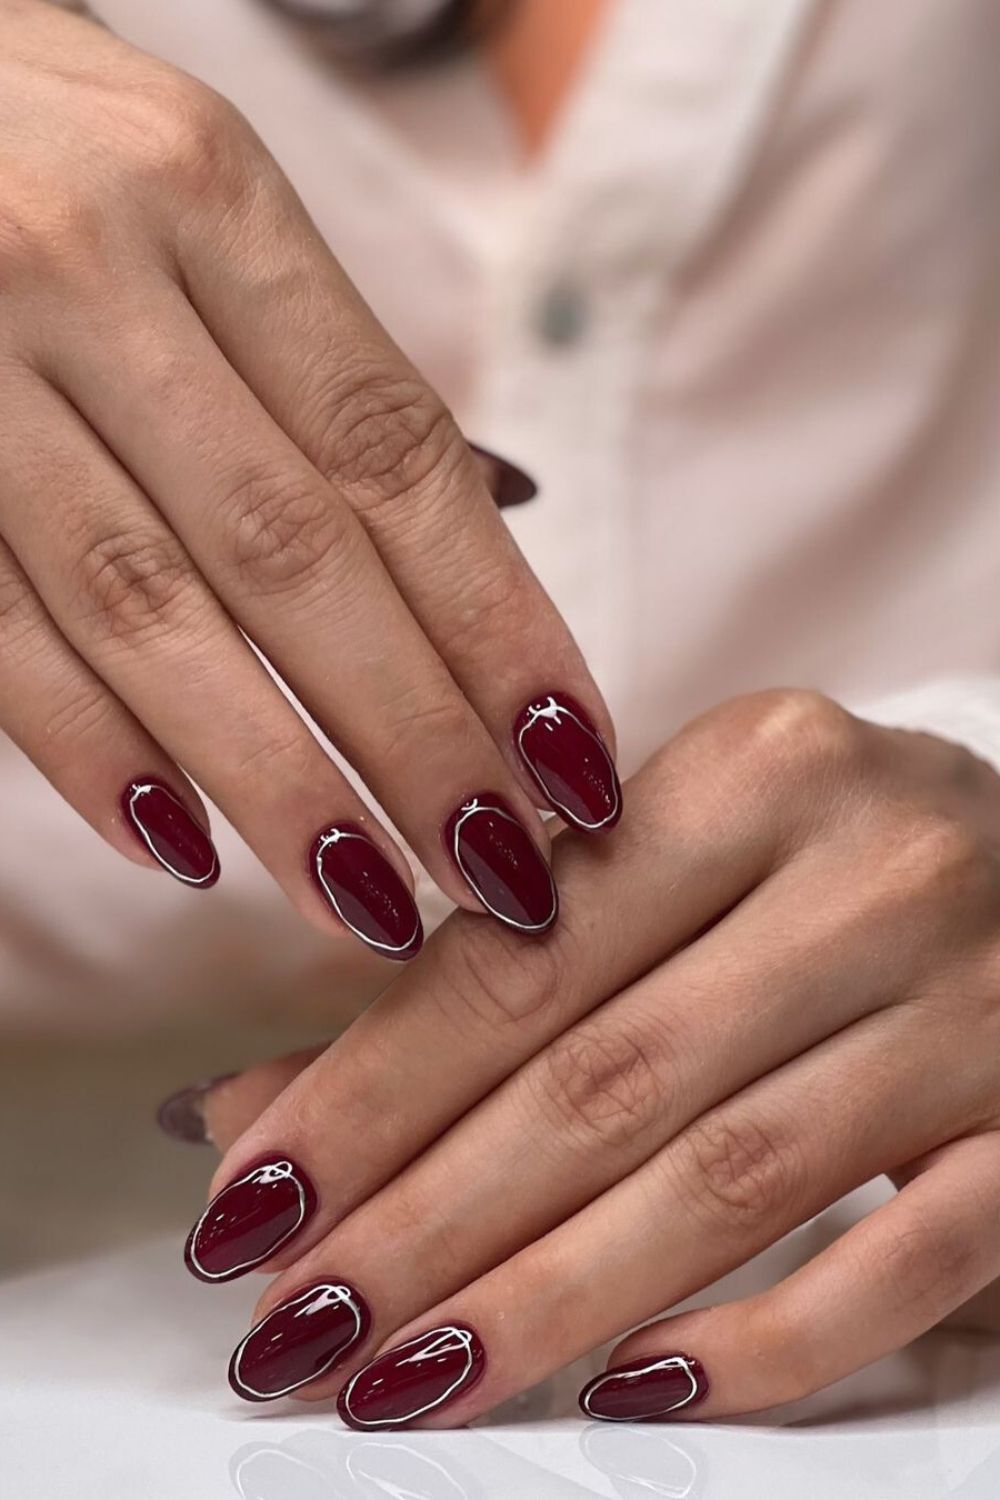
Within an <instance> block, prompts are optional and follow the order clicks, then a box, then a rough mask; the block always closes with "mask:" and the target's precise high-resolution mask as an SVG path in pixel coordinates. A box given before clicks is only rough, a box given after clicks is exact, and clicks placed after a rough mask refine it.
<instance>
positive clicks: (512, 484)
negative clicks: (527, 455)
mask: <svg viewBox="0 0 1000 1500" xmlns="http://www.w3.org/2000/svg"><path fill="white" fill-rule="evenodd" d="M469 447H470V448H471V449H472V451H473V453H475V454H476V456H477V458H479V460H480V465H481V467H482V468H483V469H484V470H485V473H486V483H487V486H488V487H489V491H490V494H491V495H492V496H493V499H494V502H495V503H496V505H497V507H498V508H499V509H500V510H508V509H510V507H511V506H513V505H526V504H527V503H528V501H529V500H534V498H535V496H536V495H537V494H538V486H537V484H536V483H535V481H534V480H533V479H532V478H531V476H530V474H526V473H525V472H524V470H523V469H519V468H518V467H517V464H512V463H511V462H510V460H509V459H507V458H501V457H500V455H499V453H493V452H491V451H490V449H489V448H481V447H480V446H479V444H478V443H470V444H469Z"/></svg>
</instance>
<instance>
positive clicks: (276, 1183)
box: [184, 1156, 316, 1281]
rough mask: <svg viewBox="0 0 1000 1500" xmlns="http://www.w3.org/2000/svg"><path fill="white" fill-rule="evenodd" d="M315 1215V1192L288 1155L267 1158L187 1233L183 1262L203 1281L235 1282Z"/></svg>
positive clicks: (214, 1202)
mask: <svg viewBox="0 0 1000 1500" xmlns="http://www.w3.org/2000/svg"><path fill="white" fill-rule="evenodd" d="M315 1212H316V1189H315V1188H314V1187H313V1185H312V1183H311V1182H310V1181H309V1178H308V1177H307V1176H306V1174H305V1172H303V1171H302V1168H301V1167H297V1166H296V1165H295V1163H294V1162H292V1161H289V1160H288V1158H287V1157H280V1156H268V1157H265V1158H264V1159H263V1160H262V1161H259V1162H257V1163H256V1164H255V1165H254V1166H253V1167H251V1168H249V1169H248V1170H247V1171H246V1172H244V1173H243V1174H242V1175H241V1176H240V1177H237V1178H236V1180H235V1182H230V1183H229V1184H228V1186H227V1187H224V1188H223V1189H222V1191H221V1192H220V1193H216V1195H215V1197H214V1198H213V1199H212V1201H211V1203H210V1204H209V1205H208V1207H207V1208H206V1210H205V1212H204V1213H203V1214H202V1216H201V1218H200V1219H199V1220H198V1222H197V1224H196V1225H195V1226H194V1228H193V1229H192V1231H191V1233H190V1234H189V1235H188V1240H187V1244H186V1245H185V1247H184V1262H185V1264H186V1266H187V1268H188V1270H189V1271H190V1272H191V1274H192V1276H197V1277H198V1279H199V1280H200V1281H233V1280H234V1279H235V1278H236V1277H237V1276H243V1275H244V1274H245V1273H246V1272H247V1271H252V1270H253V1269H254V1267H255V1266H259V1265H262V1264H263V1262H264V1261H265V1260H268V1259H269V1258H270V1257H271V1256H272V1255H273V1254H274V1253H275V1251H276V1250H279V1249H280V1248H281V1246H282V1245H284V1244H287V1242H288V1241H289V1240H290V1239H292V1237H293V1236H294V1235H296V1234H298V1232H299V1230H300V1229H301V1228H302V1226H303V1225H304V1224H307V1223H308V1221H309V1220H310V1219H311V1218H312V1216H313V1214H314V1213H315Z"/></svg>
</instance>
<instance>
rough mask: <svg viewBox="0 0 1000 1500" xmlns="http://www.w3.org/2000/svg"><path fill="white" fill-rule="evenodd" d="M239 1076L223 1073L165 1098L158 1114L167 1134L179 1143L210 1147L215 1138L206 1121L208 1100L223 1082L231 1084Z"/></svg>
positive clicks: (157, 1120)
mask: <svg viewBox="0 0 1000 1500" xmlns="http://www.w3.org/2000/svg"><path fill="white" fill-rule="evenodd" d="M236 1076H237V1075H236V1074H235V1073H220V1074H219V1076H218V1077H217V1078H206V1079H205V1081H204V1082H203V1083H192V1084H189V1085H188V1087H187V1088H186V1089H178V1090H177V1092H176V1094H171V1095H170V1098H169V1099H164V1101H163V1103H162V1104H161V1105H160V1107H159V1109H158V1110H157V1111H156V1123H157V1125H159V1127H160V1129H161V1130H162V1131H163V1133H164V1134H165V1135H169V1136H172V1137H173V1139H174V1140H175V1141H184V1142H185V1143H187V1144H189V1145H192V1146H210V1145H211V1144H212V1137H211V1136H210V1135H209V1133H208V1125H207V1123H206V1120H205V1100H206V1098H207V1097H208V1095H209V1094H210V1093H211V1092H212V1090H213V1089H214V1088H216V1087H217V1085H218V1084H220V1083H228V1082H229V1080H230V1078H235V1077H236Z"/></svg>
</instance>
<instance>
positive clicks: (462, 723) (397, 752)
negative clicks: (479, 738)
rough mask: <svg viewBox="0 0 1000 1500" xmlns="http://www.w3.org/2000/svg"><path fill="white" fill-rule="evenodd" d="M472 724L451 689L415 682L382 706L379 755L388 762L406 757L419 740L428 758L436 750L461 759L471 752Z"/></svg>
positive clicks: (463, 706) (450, 758) (468, 713)
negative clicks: (383, 707)
mask: <svg viewBox="0 0 1000 1500" xmlns="http://www.w3.org/2000/svg"><path fill="white" fill-rule="evenodd" d="M473 726H474V720H473V717H472V715H471V713H470V712H469V708H468V705H467V704H466V702H465V700H464V699H463V698H461V697H460V696H459V694H458V693H456V692H455V691H454V688H449V687H448V686H442V687H439V688H433V687H431V688H429V687H428V686H427V685H426V684H425V683H423V682H417V683H414V684H413V685H412V687H411V688H409V689H408V690H407V691H406V693H405V694H404V695H403V696H401V697H397V698H396V699H395V701H394V702H392V703H391V704H390V705H388V706H387V708H386V712H385V725H384V727H383V729H382V731H381V733H382V736H383V737H382V741H381V755H382V758H383V760H384V761H385V763H386V764H389V765H391V764H394V763H395V762H396V761H397V760H398V759H399V758H400V757H402V758H404V759H407V758H410V757H412V755H413V744H414V740H416V739H419V740H420V741H421V742H422V746H425V747H427V749H428V751H429V753H430V755H431V758H432V760H433V759H435V758H436V756H437V754H438V753H440V754H441V755H443V756H447V759H448V761H449V762H454V761H455V760H456V759H458V760H459V761H460V762H461V761H464V760H465V759H466V758H467V752H471V751H472V748H473V745H472V741H473Z"/></svg>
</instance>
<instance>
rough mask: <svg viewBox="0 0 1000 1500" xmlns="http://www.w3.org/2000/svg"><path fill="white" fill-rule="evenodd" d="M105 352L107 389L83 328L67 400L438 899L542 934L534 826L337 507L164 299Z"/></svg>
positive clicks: (179, 299) (525, 803)
mask: <svg viewBox="0 0 1000 1500" xmlns="http://www.w3.org/2000/svg"><path fill="white" fill-rule="evenodd" d="M140 311H141V313H142V315H141V316H140ZM164 329H169V330H170V335H169V338H170V342H169V344H168V346H167V348H166V351H164V338H165V335H164V332H163V330H164ZM120 340H121V344H122V347H121V349H120V351H119V357H120V358H121V360H122V363H123V365H124V367H125V368H126V369H128V370H129V371H130V377H129V380H128V381H127V382H122V383H121V384H120V385H116V386H114V387H112V386H111V385H109V384H108V383H107V382H105V381H100V380H99V379H98V378H97V375H98V372H99V370H100V369H101V368H102V362H103V360H104V358H105V355H104V342H103V331H102V332H101V336H100V338H97V337H96V336H94V335H93V334H91V332H90V330H85V331H84V333H83V335H82V337H81V344H82V347H81V348H79V349H77V351H76V355H75V363H74V364H73V367H72V369H71V371H70V379H69V386H68V388H69V391H70V394H71V396H72V399H73V400H74V401H75V402H76V403H77V404H78V405H80V406H81V408H82V410H83V411H84V412H85V415H86V416H87V417H88V419H89V420H90V421H91V422H92V423H93V425H94V426H95V428H96V429H97V430H98V431H99V432H100V433H101V434H102V436H103V437H104V438H105V440H106V441H107V442H108V443H109V445H110V447H111V448H112V449H113V451H114V452H115V453H116V454H117V455H118V456H119V457H120V459H121V460H122V462H123V463H124V464H125V466H126V467H127V468H128V469H129V471H130V472H131V473H132V474H134V475H135V476H136V478H137V480H138V481H139V482H140V483H141V484H143V485H144V487H145V489H146V491H147V493H148V494H149V495H150V497H151V498H152V500H153V501H154V503H155V504H156V505H157V506H158V507H159V509H160V510H161V511H162V513H163V515H164V516H165V517H166V519H167V520H168V522H169V523H170V525H171V527H172V528H173V529H174V530H175V531H176V533H177V535H178V536H179V537H180V538H181V540H182V541H183V543H184V544H185V546H186V547H187V548H188V550H189V552H190V554H191V556H192V557H193V559H194V560H195V562H196V563H197V565H198V567H199V568H200V569H201V570H202V572H203V573H204V576H205V578H206V579H207V581H208V583H209V584H210V585H211V587H212V589H213V590H214V591H215V592H216V594H217V595H218V597H219V599H220V600H221V601H222V603H223V604H224V605H225V606H226V608H227V609H228V610H229V612H230V613H231V614H232V615H233V617H234V618H235V619H236V621H237V622H238V623H239V625H240V626H241V627H242V628H243V629H244V630H245V631H246V633H247V634H248V635H249V636H250V638H251V639H252V640H253V641H254V642H255V643H256V644H257V645H258V646H259V647H260V649H261V651H262V652H263V653H264V655H265V656H266V657H267V659H268V660H269V661H270V662H271V663H272V664H273V665H274V666H275V667H276V668H277V670H278V671H279V672H280V674H281V676H282V677H283V679H284V680H285V681H286V682H287V683H288V684H289V686H290V687H291V688H292V689H293V691H294V692H295V694H296V695H297V697H298V698H299V700H300V701H301V702H302V703H303V704H304V705H305V706H306V708H307V709H308V711H309V712H310V714H311V715H312V716H313V717H314V718H315V719H316V721H317V722H318V723H319V724H320V726H321V727H322V728H323V730H324V731H325V732H326V733H327V734H329V736H330V738H331V739H332V740H333V741H334V743H335V744H336V746H337V748H338V749H339V750H340V751H341V752H342V753H343V754H344V755H345V756H346V757H347V759H348V760H349V761H350V762H351V764H352V765H353V766H354V767H356V769H357V770H358V771H359V773H360V774H361V775H362V776H363V777H364V779H365V781H366V782H367V784H368V786H369V787H370V788H371V790H372V792H373V793H374V795H375V797H376V798H377V800H378V802H379V803H380V804H381V806H383V807H384V808H385V809H386V811H387V812H388V813H389V814H390V816H391V817H392V819H393V821H394V823H395V824H396V826H397V827H398V828H399V829H400V830H401V832H402V833H403V834H404V835H405V837H406V838H407V840H408V842H409V843H410V845H411V846H412V848H413V849H414V850H415V852H416V853H417V855H418V856H419V858H420V859H421V861H422V862H423V864H424V866H425V867H426V868H427V870H428V872H429V873H430V874H431V875H432V877H433V878H434V879H435V880H436V881H437V882H438V884H439V885H441V886H442V887H443V888H444V889H445V890H446V891H448V892H449V893H450V894H451V895H452V896H453V897H454V899H455V900H456V901H459V902H461V903H464V904H466V905H467V906H469V907H474V908H475V909H476V910H477V911H478V910H479V909H480V907H481V905H482V906H486V908H487V910H488V911H489V912H490V913H491V914H492V915H494V916H496V917H497V918H498V919H499V920H501V921H502V922H506V923H509V924H510V925H511V926H514V927H517V928H519V929H521V930H523V931H525V932H532V933H541V932H544V931H546V930H547V929H548V928H549V927H550V926H551V925H552V923H553V922H554V921H555V918H556V911H557V901H556V894H555V888H554V886H553V883H552V878H551V875H550V873H549V869H548V865H547V864H546V862H545V860H544V858H543V857H542V855H541V852H540V851H541V850H542V848H544V847H545V846H547V842H548V841H547V836H546V834H545V831H544V828H543V826H542V823H541V821H540V820H539V818H538V815H537V813H536V812H535V810H534V808H533V807H532V805H531V801H530V799H529V798H528V797H527V796H526V795H525V794H524V792H523V791H522V790H521V788H520V786H519V784H518V782H517V779H516V778H515V777H514V775H513V774H512V773H511V771H510V770H509V769H508V767H507V765H506V764H505V762H504V760H503V757H502V756H501V754H500V752H499V751H498V749H497V747H496V745H495V744H494V743H493V741H492V739H491V738H490V736H489V734H488V732H487V730H486V728H485V727H484V725H483V724H482V722H481V721H480V719H479V718H478V717H477V715H476V713H475V712H474V710H473V708H472V707H471V706H470V704H469V703H468V702H467V700H466V699H465V697H464V696H463V694H462V692H461V691H460V689H459V688H458V686H457V685H456V683H455V681H454V679H453V678H452V676H451V675H450V673H449V671H448V669H447V667H446V666H445V664H444V662H443V661H442V660H441V658H440V657H439V656H438V654H437V652H436V651H435V650H434V648H433V646H432V645H431V644H430V642H429V641H428V640H427V637H426V636H425V634H424V632H423V631H422V629H421V628H420V626H419V625H418V623H417V622H416V620H415V619H414V618H413V616H412V614H411V613H410V611H409V609H408V607H407V604H406V602H405V600H404V599H403V598H402V597H401V595H400V594H399V592H398V591H397V589H396V586H395V584H394V582H393V580H392V578H391V577H390V576H389V574H388V573H387V571H386V568H385V566H384V564H383V563H382V561H381V560H380V558H379V556H378V554H377V552H376V551H375V549H374V548H373V547H372V545H371V542H370V541H369V540H368V538H367V536H366V534H365V531H364V528H363V527H362V525H361V523H360V522H359V521H358V519H357V518H356V516H355V515H354V512H353V511H352V509H351V508H350V506H349V505H347V504H346V503H345V502H344V501H343V500H342V499H340V498H339V497H338V496H337V495H336V494H335V493H334V491H333V489H332V488H331V487H330V485H329V484H328V483H327V482H326V480H325V479H324V478H323V477H322V476H321V475H320V474H319V473H318V472H317V471H316V470H315V469H314V468H313V466H312V465H311V464H310V463H309V462H308V460H307V459H305V458H304V457H303V455H302V454H301V452H300V451H299V450H298V448H296V447H295V445H294V443H292V442H291V441H290V439H289V438H288V437H287V436H286V435H285V434H284V433H283V432H282V431H281V430H280V429H279V428H278V427H277V426H276V424H275V423H274V421H273V420H272V418H271V417H269V416H268V414H267V413H266V412H265V411H264V410H263V408H262V407H261V406H260V404H259V403H258V401H257V399H256V397H255V396H254V395H253V394H252V392H251V391H250V390H249V389H248V388H247V387H246V386H245V385H244V384H243V383H242V381H240V380H239V379H238V378H237V377H236V376H235V375H234V373H233V370H232V368H231V366H230V365H229V364H228V363H227V362H226V360H225V359H224V358H223V356H222V354H221V353H220V352H219V350H218V348H217V347H216V346H215V344H214V343H213V341H212V339H211V338H210V336H209V334H208V333H207V331H206V330H205V328H204V327H203V325H202V324H201V323H200V321H199V320H198V318H197V316H196V315H195V313H194V312H193V310H192V308H191V307H190V304H189V303H188V302H187V301H186V300H185V298H184V297H183V296H182V294H181V293H180V292H179V291H178V289H177V288H175V287H173V286H172V285H170V284H169V283H164V284H163V286H162V288H161V291H160V295H159V296H157V295H156V294H155V293H152V294H148V293H147V295H146V297H145V300H144V302H143V306H142V309H141V310H140V309H139V308H136V309H135V310H134V316H133V318H132V320H131V321H130V323H129V324H128V326H127V327H126V328H125V329H123V330H122V332H121V334H120ZM470 463H471V459H470ZM473 802H474V803H475V807H474V809H473V808H471V807H469V806H468V804H471V803H473Z"/></svg>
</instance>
